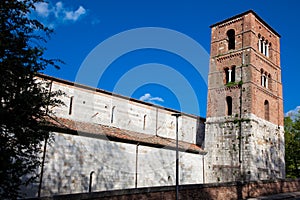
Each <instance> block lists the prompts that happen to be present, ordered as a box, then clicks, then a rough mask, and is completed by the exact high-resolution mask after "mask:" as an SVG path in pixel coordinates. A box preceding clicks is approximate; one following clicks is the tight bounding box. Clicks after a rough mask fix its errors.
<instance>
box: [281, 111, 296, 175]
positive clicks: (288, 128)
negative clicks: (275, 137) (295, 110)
mask: <svg viewBox="0 0 300 200" xmlns="http://www.w3.org/2000/svg"><path fill="white" fill-rule="evenodd" d="M284 129H285V162H286V177H287V178H299V177H300V116H299V115H296V116H294V119H292V118H291V117H285V119H284Z"/></svg>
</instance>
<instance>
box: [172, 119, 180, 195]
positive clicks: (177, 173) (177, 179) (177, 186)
mask: <svg viewBox="0 0 300 200" xmlns="http://www.w3.org/2000/svg"><path fill="white" fill-rule="evenodd" d="M172 116H175V117H176V196H175V197H176V200H178V197H179V168H178V165H179V156H178V117H179V116H181V114H180V113H174V114H172Z"/></svg>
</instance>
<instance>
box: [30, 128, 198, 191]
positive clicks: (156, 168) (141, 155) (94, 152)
mask: <svg viewBox="0 0 300 200" xmlns="http://www.w3.org/2000/svg"><path fill="white" fill-rule="evenodd" d="M53 136H54V141H53V142H52V143H51V144H50V145H48V146H47V150H46V158H45V165H44V166H45V167H44V172H43V181H42V190H41V196H49V195H57V194H71V193H82V192H88V189H89V183H90V173H91V172H92V171H94V173H93V176H92V191H107V190H117V189H128V188H135V187H150V186H151V187H152V186H165V185H174V184H175V180H176V178H175V151H174V150H168V149H164V148H153V147H147V146H142V145H135V144H127V143H120V142H114V141H109V140H103V139H96V138H89V137H83V136H74V135H68V134H62V133H54V135H53ZM202 163H203V157H202V155H199V154H192V153H184V152H180V154H179V169H180V184H191V183H193V184H196V183H203V165H202ZM36 186H37V185H36ZM35 189H36V188H35Z"/></svg>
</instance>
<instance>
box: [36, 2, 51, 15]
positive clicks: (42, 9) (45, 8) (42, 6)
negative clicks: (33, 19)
mask: <svg viewBox="0 0 300 200" xmlns="http://www.w3.org/2000/svg"><path fill="white" fill-rule="evenodd" d="M35 11H36V12H37V14H38V15H39V16H42V17H48V16H49V14H50V12H51V10H50V9H49V4H48V3H45V2H41V3H37V4H35Z"/></svg>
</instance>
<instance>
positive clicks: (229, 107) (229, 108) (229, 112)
mask: <svg viewBox="0 0 300 200" xmlns="http://www.w3.org/2000/svg"><path fill="white" fill-rule="evenodd" d="M226 104H227V113H226V114H227V115H232V97H231V96H227V97H226Z"/></svg>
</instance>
